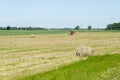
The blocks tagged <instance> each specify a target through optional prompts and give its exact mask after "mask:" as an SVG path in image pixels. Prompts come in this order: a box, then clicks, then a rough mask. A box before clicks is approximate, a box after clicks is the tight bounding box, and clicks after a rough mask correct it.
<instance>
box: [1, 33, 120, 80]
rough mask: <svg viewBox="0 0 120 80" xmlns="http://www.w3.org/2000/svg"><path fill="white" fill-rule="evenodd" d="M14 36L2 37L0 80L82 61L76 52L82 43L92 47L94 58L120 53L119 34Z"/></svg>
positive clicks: (23, 34)
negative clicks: (95, 56)
mask: <svg viewBox="0 0 120 80" xmlns="http://www.w3.org/2000/svg"><path fill="white" fill-rule="evenodd" d="M0 32H1V31H0ZM33 32H35V31H33ZM4 33H5V32H4ZM15 33H17V32H15ZM15 33H14V34H12V36H11V35H10V34H8V33H6V34H5V35H0V80H14V78H16V79H18V78H21V77H26V76H30V75H34V74H38V73H43V72H46V71H49V70H53V69H55V68H58V67H59V66H63V65H67V64H70V63H73V62H76V61H79V60H80V58H79V57H76V56H75V51H76V48H77V47H78V46H79V45H82V44H85V45H89V46H91V47H93V48H94V49H95V55H104V54H119V53H120V33H119V32H76V34H75V35H73V36H71V35H68V33H64V34H63V33H62V32H61V33H62V34H61V33H60V34H59V32H58V34H57V32H56V33H55V34H50V35H46V34H42V33H41V34H40V35H36V36H35V38H31V37H30V35H26V33H24V32H23V33H21V34H22V35H19V34H15ZM18 33H19V31H18ZM7 34H8V35H7ZM30 34H31V33H30ZM6 35H7V36H6ZM3 63H4V64H3ZM16 79H15V80H16Z"/></svg>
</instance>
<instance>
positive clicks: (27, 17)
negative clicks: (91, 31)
mask: <svg viewBox="0 0 120 80" xmlns="http://www.w3.org/2000/svg"><path fill="white" fill-rule="evenodd" d="M113 22H120V0H0V26H4V27H5V26H8V25H10V26H36V27H38V26H39V27H48V28H49V27H56V28H58V27H59V28H63V27H69V28H73V27H75V26H77V25H80V27H81V28H86V27H87V26H89V25H92V26H93V27H95V28H105V27H106V25H107V24H109V23H113Z"/></svg>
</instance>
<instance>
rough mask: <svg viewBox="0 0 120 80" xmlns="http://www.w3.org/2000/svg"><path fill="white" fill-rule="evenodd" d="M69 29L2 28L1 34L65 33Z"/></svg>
mask: <svg viewBox="0 0 120 80" xmlns="http://www.w3.org/2000/svg"><path fill="white" fill-rule="evenodd" d="M68 32H69V30H0V35H31V34H36V35H43V34H63V33H68Z"/></svg>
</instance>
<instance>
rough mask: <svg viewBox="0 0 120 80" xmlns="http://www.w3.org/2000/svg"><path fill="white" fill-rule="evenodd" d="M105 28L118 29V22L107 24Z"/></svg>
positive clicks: (119, 27)
mask: <svg viewBox="0 0 120 80" xmlns="http://www.w3.org/2000/svg"><path fill="white" fill-rule="evenodd" d="M106 30H120V22H119V23H113V24H108V25H107V27H106Z"/></svg>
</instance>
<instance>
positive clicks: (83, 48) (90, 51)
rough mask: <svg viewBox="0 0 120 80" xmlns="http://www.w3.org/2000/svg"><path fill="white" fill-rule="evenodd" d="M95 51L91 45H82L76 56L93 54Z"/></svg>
mask: <svg viewBox="0 0 120 80" xmlns="http://www.w3.org/2000/svg"><path fill="white" fill-rule="evenodd" d="M93 53H94V50H93V48H91V47H90V46H80V47H78V48H77V51H76V56H81V57H85V56H92V55H93Z"/></svg>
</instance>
